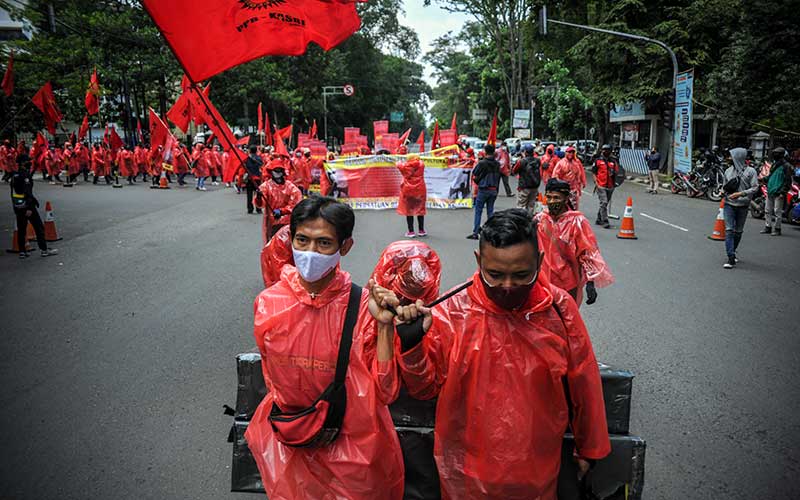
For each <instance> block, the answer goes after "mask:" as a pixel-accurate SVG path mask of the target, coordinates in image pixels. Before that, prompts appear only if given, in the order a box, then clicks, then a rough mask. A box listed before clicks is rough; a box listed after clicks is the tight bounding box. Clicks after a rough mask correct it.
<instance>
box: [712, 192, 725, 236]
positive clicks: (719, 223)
mask: <svg viewBox="0 0 800 500" xmlns="http://www.w3.org/2000/svg"><path fill="white" fill-rule="evenodd" d="M724 209H725V200H722V201H720V202H719V212H717V220H716V221H714V230H713V231H711V234H710V235H708V239H709V240H714V241H725V215H724V214H723V212H724Z"/></svg>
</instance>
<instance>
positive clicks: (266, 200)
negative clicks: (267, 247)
mask: <svg viewBox="0 0 800 500" xmlns="http://www.w3.org/2000/svg"><path fill="white" fill-rule="evenodd" d="M258 191H259V193H261V198H259V197H258V193H256V194H255V195H253V204H254V205H255V206H256V208H261V209H265V210H264V225H263V229H264V235H263V236H264V243H265V244H266V243H267V241H268V240H269V236H270V235H271V234H272V233H271V228H272V226H275V225H278V226H282V225H284V224H289V221H290V219H291V217H292V210H294V207H295V206H296V205H297V204H298V203H300V202H301V201H302V200H303V193H301V192H300V190H299V189H297V186H295V185H294V184H292V183H291V182H290V181H288V180H287V181H286V182H285V183H283V184H277V183H275V182H273V181H272V179H270V180H268V181H265V182H262V183H261V185H260V186H258ZM273 210H280V211H281V216H280V218H279V219H276V218H275V216H274V215H273V213H272V211H273Z"/></svg>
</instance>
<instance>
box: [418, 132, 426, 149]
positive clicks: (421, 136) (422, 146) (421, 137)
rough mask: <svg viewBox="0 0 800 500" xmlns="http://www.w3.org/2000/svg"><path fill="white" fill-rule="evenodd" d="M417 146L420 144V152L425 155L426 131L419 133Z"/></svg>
mask: <svg viewBox="0 0 800 500" xmlns="http://www.w3.org/2000/svg"><path fill="white" fill-rule="evenodd" d="M417 144H419V152H420V153H424V152H425V130H424V129H423V130H422V131H421V132H420V133H419V137H418V138H417Z"/></svg>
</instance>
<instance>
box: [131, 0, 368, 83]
mask: <svg viewBox="0 0 800 500" xmlns="http://www.w3.org/2000/svg"><path fill="white" fill-rule="evenodd" d="M142 4H143V5H144V8H145V9H146V10H147V12H148V14H150V17H152V18H153V21H154V22H155V24H156V26H158V29H159V31H161V34H162V35H164V38H165V39H166V41H167V43H168V44H169V46H170V48H171V49H172V51H173V52H174V53H175V57H177V58H178V61H179V62H180V63H181V66H183V68H184V70H186V73H187V74H188V75H189V77H190V78H191V79H192V81H194V82H199V81H202V80H207V79H208V78H210V77H212V76H214V75H216V74H217V73H221V72H222V71H225V70H226V69H229V68H232V67H234V66H237V65H239V64H242V63H245V62H247V61H251V60H253V59H256V58H259V57H263V56H270V55H272V56H296V55H300V54H303V53H304V52H305V51H306V46H307V45H308V43H309V42H315V43H316V44H317V45H319V46H320V47H322V48H323V49H324V50H330V49H331V48H333V47H335V46H336V45H338V44H339V43H341V42H343V41H344V40H345V39H346V38H347V37H349V36H350V35H352V34H353V33H354V32H355V31H356V30H357V29H358V28H359V27H360V25H361V20H360V19H359V17H358V14H357V13H356V7H355V3H354V2H352V1H325V0H293V1H292V2H285V1H277V0H271V1H265V0H205V1H204V2H197V1H195V0H172V1H169V2H167V1H164V0H143V1H142Z"/></svg>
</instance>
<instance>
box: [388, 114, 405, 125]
mask: <svg viewBox="0 0 800 500" xmlns="http://www.w3.org/2000/svg"><path fill="white" fill-rule="evenodd" d="M404 118H405V114H404V113H403V112H402V111H392V112H391V113H389V121H390V122H393V123H400V122H402V121H403V119H404Z"/></svg>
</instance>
